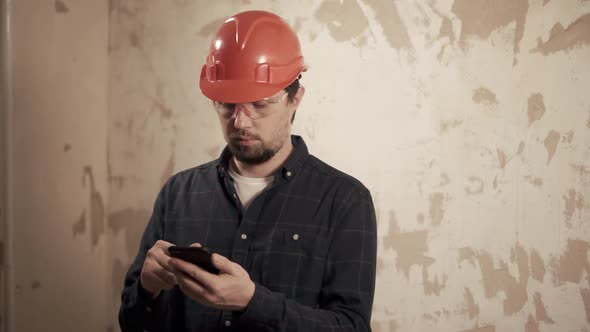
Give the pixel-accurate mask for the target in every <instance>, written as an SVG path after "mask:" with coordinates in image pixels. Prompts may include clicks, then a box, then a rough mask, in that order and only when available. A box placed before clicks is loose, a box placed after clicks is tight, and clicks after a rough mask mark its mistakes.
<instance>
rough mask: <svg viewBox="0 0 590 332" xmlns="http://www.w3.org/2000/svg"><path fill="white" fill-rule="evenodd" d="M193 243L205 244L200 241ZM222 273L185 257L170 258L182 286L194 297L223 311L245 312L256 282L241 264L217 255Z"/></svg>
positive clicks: (213, 258) (214, 256) (214, 258)
mask: <svg viewBox="0 0 590 332" xmlns="http://www.w3.org/2000/svg"><path fill="white" fill-rule="evenodd" d="M192 246H199V247H200V246H201V245H200V244H198V243H195V244H193V245H192ZM212 261H213V265H215V267H216V268H217V269H219V274H218V275H215V274H211V273H209V272H207V271H205V270H203V269H202V268H200V267H198V266H196V265H194V264H191V263H189V262H185V261H183V260H181V259H177V258H170V266H172V268H173V273H174V275H175V276H176V280H177V281H178V286H180V289H181V290H182V291H183V292H184V294H186V295H187V296H188V297H190V298H191V299H193V300H195V301H197V302H199V303H201V304H203V305H206V306H208V307H213V308H217V309H221V310H231V311H242V310H244V309H246V307H247V306H248V303H250V300H251V299H252V296H254V289H255V285H254V282H252V280H251V279H250V275H249V274H248V272H246V270H244V268H242V267H241V266H240V265H239V264H237V263H234V262H232V261H230V260H229V259H227V258H225V257H223V256H221V255H219V254H213V256H212Z"/></svg>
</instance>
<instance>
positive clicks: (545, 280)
mask: <svg viewBox="0 0 590 332" xmlns="http://www.w3.org/2000/svg"><path fill="white" fill-rule="evenodd" d="M228 3H229V2H223V3H221V2H205V1H174V2H172V5H171V3H168V2H166V3H163V2H158V1H140V0H136V1H113V2H112V4H111V6H112V7H111V41H110V43H111V67H110V70H111V84H110V94H111V98H110V117H109V126H110V127H109V137H110V144H109V170H110V175H109V179H110V197H111V205H110V206H111V209H110V211H109V217H108V227H109V232H110V234H111V235H112V236H111V237H110V239H111V241H112V243H111V246H112V247H113V248H114V253H116V254H115V255H113V257H112V261H111V262H110V265H111V269H112V282H113V285H114V292H113V301H114V303H115V305H114V306H113V310H115V309H114V308H115V307H116V306H117V304H118V295H119V292H120V290H121V281H122V278H123V275H124V272H125V269H126V268H127V266H128V265H129V264H130V262H131V259H132V258H133V257H134V255H135V254H136V251H137V248H138V243H139V237H140V235H141V232H142V230H143V228H144V226H145V224H146V222H147V219H148V217H149V215H150V210H151V206H152V204H153V200H154V198H155V196H156V194H157V192H158V190H159V189H160V187H161V185H162V184H163V182H164V181H165V180H166V179H167V178H168V177H169V176H170V175H172V174H174V173H176V172H178V171H181V170H183V169H186V168H189V167H192V166H194V165H197V164H200V163H204V162H206V161H209V160H211V159H213V158H216V157H217V155H218V153H219V152H220V150H221V148H222V147H223V145H224V142H223V139H222V136H221V134H220V129H219V125H218V123H217V119H216V116H215V114H214V112H213V110H212V108H211V106H210V104H209V103H208V101H207V100H206V99H205V98H204V97H203V96H202V95H201V94H200V91H199V89H198V77H199V73H200V69H201V65H202V63H203V61H204V60H205V56H206V54H207V50H208V46H209V42H210V39H211V38H212V36H213V34H214V32H215V31H216V29H217V27H218V26H219V24H220V23H221V22H223V18H224V17H227V16H229V15H231V14H233V13H235V12H238V11H241V10H247V9H266V10H270V11H274V12H276V13H278V14H279V15H281V16H283V17H285V18H286V20H287V21H288V22H289V23H290V24H291V25H292V26H293V27H294V29H295V30H296V31H297V32H298V34H299V36H300V38H301V41H302V46H303V51H304V55H305V56H306V60H307V62H308V64H309V65H310V70H309V71H308V72H307V73H305V74H304V77H303V80H302V83H303V84H304V85H305V86H306V88H307V93H306V96H305V99H304V101H303V103H302V105H301V107H300V109H299V111H298V116H297V119H296V121H295V128H294V131H295V133H297V134H300V135H302V136H303V137H304V138H305V140H306V141H307V143H308V145H309V146H310V150H311V152H312V153H313V154H315V155H316V156H318V157H320V158H321V159H323V160H325V161H326V162H328V163H331V164H332V165H333V166H336V167H337V168H340V169H342V170H344V171H346V172H348V173H350V174H352V175H354V176H355V177H357V178H359V179H360V180H362V181H363V182H364V183H365V184H366V185H367V186H368V187H369V189H370V190H371V191H372V193H373V197H374V200H375V204H376V207H377V217H378V227H379V265H378V280H377V295H376V299H375V307H374V312H373V322H372V325H373V328H374V330H375V331H523V330H524V331H527V332H534V331H549V330H551V331H586V332H588V331H590V328H588V326H589V325H590V263H589V260H588V250H589V249H590V210H589V209H590V143H589V142H590V97H589V95H588V86H590V2H588V1H583V0H563V1H550V0H531V1H527V0H518V1H514V0H502V1H497V0H455V1H453V0H436V1H401V0H396V1H385V0H342V1H337V0H327V1H297V2H288V3H287V2H277V1H256V2H253V1H231V6H228ZM205 8H206V9H205ZM361 123H362V125H360V124H361ZM360 161H362V162H360ZM113 312H115V311H113Z"/></svg>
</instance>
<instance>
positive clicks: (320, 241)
mask: <svg viewBox="0 0 590 332" xmlns="http://www.w3.org/2000/svg"><path fill="white" fill-rule="evenodd" d="M327 245H328V244H327V241H326V239H325V238H324V237H323V236H322V234H320V233H318V232H312V231H307V230H306V231H303V230H297V229H277V230H275V232H274V233H273V234H272V235H271V236H270V243H269V244H268V246H267V250H266V252H265V255H264V260H263V268H262V281H263V284H264V285H265V286H267V287H268V288H270V289H271V290H274V291H279V292H281V293H283V294H285V295H286V296H287V297H289V298H295V297H298V294H299V293H300V292H301V291H302V290H306V291H311V292H313V293H315V292H316V291H319V289H320V288H321V283H322V277H323V270H324V257H325V251H326V250H325V248H326V247H327Z"/></svg>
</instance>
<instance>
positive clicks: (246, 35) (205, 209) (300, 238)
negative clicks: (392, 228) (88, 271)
mask: <svg viewBox="0 0 590 332" xmlns="http://www.w3.org/2000/svg"><path fill="white" fill-rule="evenodd" d="M305 69H306V67H305V65H304V63H303V56H302V55H301V48H300V45H299V40H298V39H297V36H296V35H295V33H294V32H293V31H292V30H291V28H290V27H289V26H288V25H287V23H286V22H285V21H283V20H282V19H281V18H280V17H278V16H276V15H274V14H271V13H268V12H263V11H249V12H243V13H239V14H237V15H235V16H233V17H231V18H229V19H228V20H226V21H225V23H223V25H222V26H221V28H220V29H219V31H218V32H217V35H216V37H215V38H214V40H213V42H212V44H211V48H210V53H209V55H208V57H207V63H206V64H205V65H204V66H203V69H202V71H201V80H200V87H201V90H202V92H203V94H204V95H205V96H207V97H208V98H209V99H211V100H212V101H213V105H214V107H213V108H214V109H215V110H216V112H217V115H218V117H219V120H220V122H221V127H222V130H223V134H224V137H225V140H226V141H227V144H228V145H227V147H226V148H225V150H224V151H223V152H222V153H221V156H220V157H219V159H217V160H214V161H212V162H209V163H207V164H204V165H201V166H198V167H195V168H192V169H188V170H185V171H183V172H180V173H178V174H176V175H174V176H173V177H171V178H170V179H169V180H168V182H167V183H166V184H165V185H164V187H163V188H162V190H161V191H160V193H159V195H158V197H157V199H156V202H155V206H154V211H153V214H152V217H151V219H150V221H149V224H148V225H147V228H146V230H145V232H144V234H143V237H142V240H141V245H140V249H139V253H138V255H137V257H136V258H135V261H134V262H133V264H132V265H131V267H130V269H129V271H128V273H127V276H126V279H125V286H124V290H123V295H122V304H121V309H120V313H119V322H120V325H121V329H122V330H123V331H144V330H147V331H225V330H235V331H326V330H333V331H369V330H370V319H371V309H372V303H373V295H374V288H375V266H376V263H375V261H376V246H377V243H376V242H377V240H376V222H375V212H374V207H373V203H372V199H371V195H370V193H369V191H368V190H367V189H366V188H365V187H364V186H363V185H362V184H361V183H360V182H358V181H357V180H355V179H354V178H352V177H350V176H348V175H346V174H344V173H342V172H340V171H338V170H336V169H334V168H332V167H330V166H328V165H327V164H325V163H323V162H322V161H320V160H319V159H317V158H315V157H314V156H312V155H310V154H309V153H308V151H307V148H306V146H305V143H304V142H303V139H302V138H301V137H298V136H291V134H290V132H291V123H292V122H293V119H294V117H295V111H296V109H297V107H298V106H299V103H300V102H301V100H302V98H303V95H304V93H305V89H304V88H303V86H300V85H299V78H300V77H301V76H300V74H301V72H303V71H304V70H305ZM172 245H176V246H188V245H192V246H201V245H202V246H203V247H207V249H208V250H209V251H211V252H214V254H213V258H212V261H213V264H214V265H215V267H216V268H217V269H218V270H219V274H212V273H209V272H207V271H206V270H204V269H202V268H200V267H199V266H197V265H194V264H191V263H189V262H187V261H183V260H181V259H178V258H173V257H171V256H170V252H169V251H168V248H169V247H170V246H172Z"/></svg>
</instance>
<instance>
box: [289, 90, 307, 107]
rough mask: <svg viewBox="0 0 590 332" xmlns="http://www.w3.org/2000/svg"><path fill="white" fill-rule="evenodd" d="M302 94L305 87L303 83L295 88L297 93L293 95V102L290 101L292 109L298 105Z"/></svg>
mask: <svg viewBox="0 0 590 332" xmlns="http://www.w3.org/2000/svg"><path fill="white" fill-rule="evenodd" d="M304 95H305V87H304V86H303V85H300V86H299V89H298V90H297V93H296V94H295V96H294V97H293V102H291V105H290V106H291V107H292V109H297V108H298V107H299V103H301V100H302V99H303V96H304Z"/></svg>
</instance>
